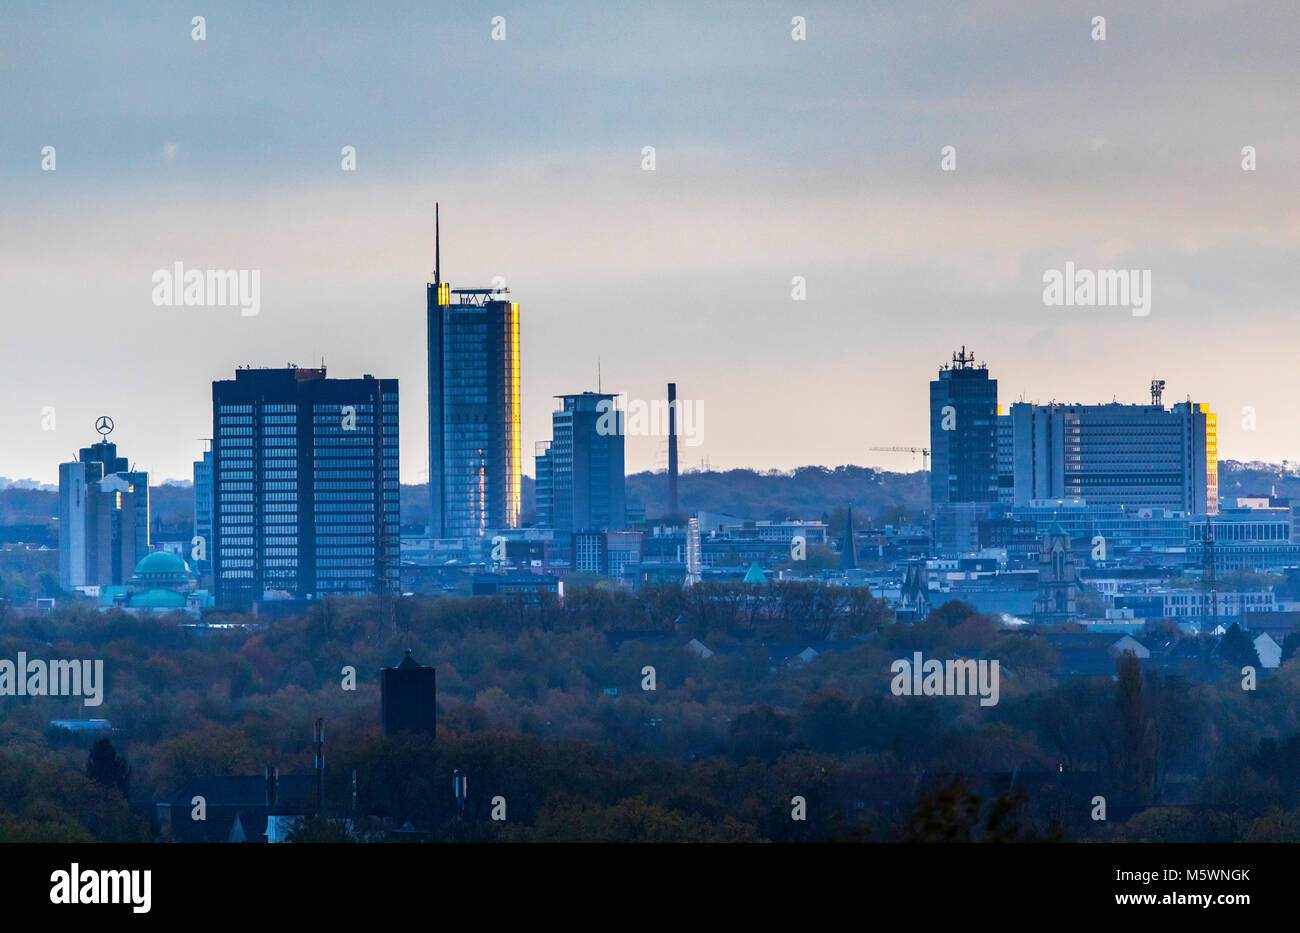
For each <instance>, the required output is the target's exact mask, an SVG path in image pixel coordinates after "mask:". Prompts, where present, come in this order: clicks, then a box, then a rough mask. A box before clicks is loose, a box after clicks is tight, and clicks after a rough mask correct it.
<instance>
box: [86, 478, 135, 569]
mask: <svg viewBox="0 0 1300 933" xmlns="http://www.w3.org/2000/svg"><path fill="white" fill-rule="evenodd" d="M130 476H131V474H130V473H129V472H128V473H110V474H109V475H108V476H105V477H104V478H103V479H101V480H100V481H99V482H97V483H91V484H90V485H89V486H87V488H86V573H87V575H88V576H89V578H90V582H92V583H94V584H97V585H99V586H125V585H126V584H127V582H128V581H130V579H131V574H132V573H134V572H135V565H136V563H137V562H138V561H140V560H141V559H143V558H144V554H143V553H141V552H139V551H137V550H136V547H137V544H138V542H139V540H140V537H139V531H140V529H139V526H138V525H137V524H136V523H137V522H138V521H139V514H140V512H139V507H140V501H141V499H143V498H144V496H145V495H147V493H145V492H144V490H145V489H147V488H148V487H147V486H146V487H143V488H141V487H139V486H135V485H134V484H133V483H132V482H131V481H130V479H129V477H130Z"/></svg>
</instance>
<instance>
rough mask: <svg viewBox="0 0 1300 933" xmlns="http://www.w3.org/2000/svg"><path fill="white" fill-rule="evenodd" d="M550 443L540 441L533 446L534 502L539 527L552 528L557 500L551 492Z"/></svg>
mask: <svg viewBox="0 0 1300 933" xmlns="http://www.w3.org/2000/svg"><path fill="white" fill-rule="evenodd" d="M550 449H551V442H550V441H538V442H537V443H536V444H534V445H533V451H534V453H533V464H534V473H533V475H534V482H533V502H534V508H535V509H536V511H537V525H538V526H539V527H541V528H550V527H552V526H551V523H552V522H553V521H554V520H555V498H554V496H553V495H552V492H551V461H550V458H549V457H547V454H548V453H549V452H550Z"/></svg>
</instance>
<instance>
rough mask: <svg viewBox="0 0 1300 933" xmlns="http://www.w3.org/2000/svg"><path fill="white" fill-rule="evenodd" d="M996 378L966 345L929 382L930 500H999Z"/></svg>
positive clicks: (940, 501)
mask: <svg viewBox="0 0 1300 933" xmlns="http://www.w3.org/2000/svg"><path fill="white" fill-rule="evenodd" d="M997 419H998V381H997V380H996V379H990V378H989V371H988V368H987V367H986V366H983V365H981V366H979V367H978V368H977V367H976V366H975V357H974V355H973V354H970V355H968V354H967V353H966V348H965V347H962V348H961V351H960V352H958V353H954V354H953V355H952V365H950V366H944V367H943V368H941V369H940V370H939V378H938V379H935V380H934V381H932V382H931V383H930V450H931V456H932V459H931V464H932V465H931V471H930V505H931V514H933V513H934V511H935V507H936V506H938V505H941V504H946V503H950V502H997V501H998V420H997Z"/></svg>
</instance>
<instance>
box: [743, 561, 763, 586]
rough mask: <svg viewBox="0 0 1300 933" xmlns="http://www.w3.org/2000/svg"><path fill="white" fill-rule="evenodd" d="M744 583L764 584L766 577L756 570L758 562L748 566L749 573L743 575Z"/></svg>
mask: <svg viewBox="0 0 1300 933" xmlns="http://www.w3.org/2000/svg"><path fill="white" fill-rule="evenodd" d="M745 582H746V583H766V582H767V575H766V574H764V573H763V571H761V570H759V569H758V561H754V562H753V563H752V564H750V565H749V572H748V573H747V574H745Z"/></svg>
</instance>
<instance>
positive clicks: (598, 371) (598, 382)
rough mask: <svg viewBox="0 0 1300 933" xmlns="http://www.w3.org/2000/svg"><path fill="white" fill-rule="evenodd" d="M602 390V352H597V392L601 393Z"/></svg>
mask: <svg viewBox="0 0 1300 933" xmlns="http://www.w3.org/2000/svg"><path fill="white" fill-rule="evenodd" d="M602 392H603V388H602V387H601V383H600V354H599V353H597V354H596V394H597V395H600V394H601V393H602Z"/></svg>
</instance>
